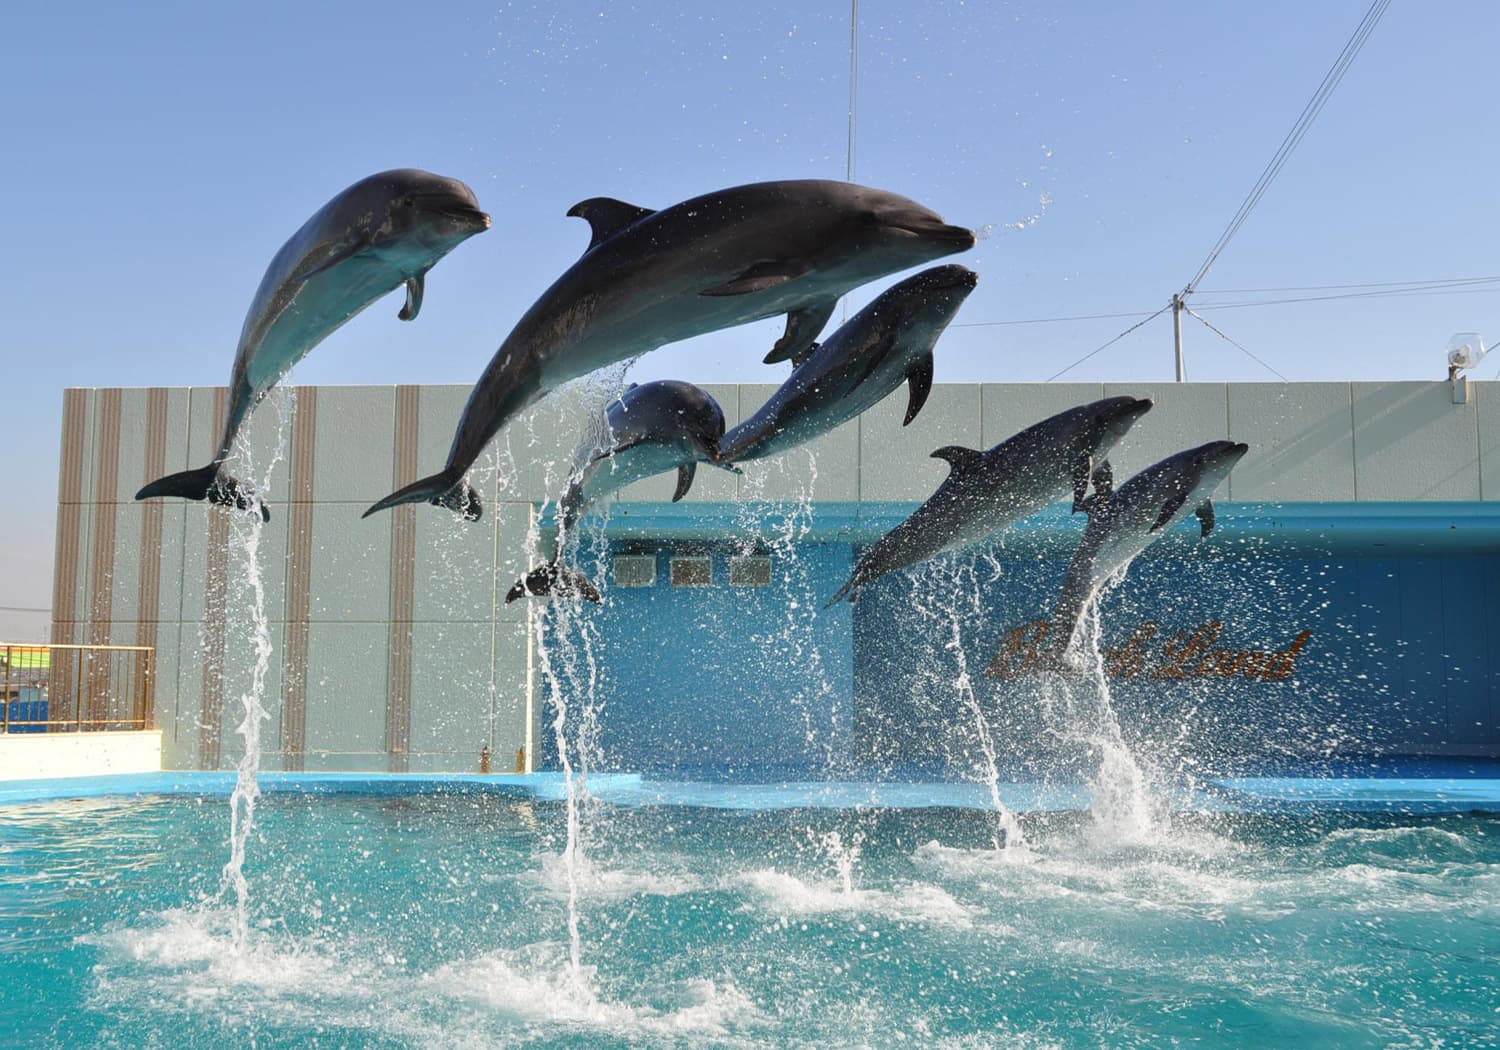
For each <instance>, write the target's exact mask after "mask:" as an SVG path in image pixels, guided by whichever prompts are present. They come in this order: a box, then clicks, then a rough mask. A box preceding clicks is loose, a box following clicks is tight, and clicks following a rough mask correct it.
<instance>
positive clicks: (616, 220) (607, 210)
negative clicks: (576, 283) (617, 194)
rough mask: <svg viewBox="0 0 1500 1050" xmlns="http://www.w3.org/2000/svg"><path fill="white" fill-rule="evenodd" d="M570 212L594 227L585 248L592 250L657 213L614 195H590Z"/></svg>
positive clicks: (569, 212)
mask: <svg viewBox="0 0 1500 1050" xmlns="http://www.w3.org/2000/svg"><path fill="white" fill-rule="evenodd" d="M568 214H569V215H571V216H572V217H573V218H575V219H583V220H585V221H586V222H587V223H588V224H589V226H590V227H592V228H593V231H594V236H593V238H592V239H591V240H590V241H589V246H588V247H587V248H585V249H584V251H592V250H593V249H595V248H597V247H598V246H599V245H601V244H603V243H604V242H605V241H607V240H609V239H610V238H611V237H613V236H614V235H615V234H617V233H619V232H620V231H621V230H623V229H624V228H625V227H627V226H630V225H632V224H633V223H637V222H640V221H641V220H642V219H644V218H645V217H646V216H648V215H654V214H656V213H655V211H653V210H652V209H651V208H642V207H641V206H640V205H639V204H629V203H627V202H625V201H617V200H615V199H614V198H613V197H590V198H589V199H588V200H586V201H579V202H578V203H577V204H575V205H573V206H572V207H571V208H569V209H568Z"/></svg>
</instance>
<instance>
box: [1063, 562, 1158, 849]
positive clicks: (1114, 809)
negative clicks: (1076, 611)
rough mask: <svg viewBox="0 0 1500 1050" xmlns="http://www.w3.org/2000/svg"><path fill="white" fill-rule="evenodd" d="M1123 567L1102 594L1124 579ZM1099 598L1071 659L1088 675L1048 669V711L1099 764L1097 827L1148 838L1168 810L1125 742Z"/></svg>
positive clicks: (1094, 785)
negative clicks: (1105, 648) (1107, 658)
mask: <svg viewBox="0 0 1500 1050" xmlns="http://www.w3.org/2000/svg"><path fill="white" fill-rule="evenodd" d="M1124 575H1125V570H1124V569H1122V570H1121V571H1120V572H1118V573H1117V574H1116V575H1115V576H1114V577H1112V578H1111V579H1110V580H1109V581H1108V582H1107V583H1106V585H1105V587H1104V588H1101V594H1102V593H1103V592H1104V591H1106V590H1108V589H1109V588H1110V587H1113V586H1115V585H1117V584H1118V583H1119V582H1120V581H1121V580H1123V579H1124ZM1101 635H1102V626H1101V620H1100V616H1099V597H1097V596H1096V597H1095V599H1094V600H1093V601H1092V602H1090V603H1089V605H1088V607H1087V608H1086V609H1085V610H1084V613H1083V619H1082V621H1081V623H1080V625H1079V632H1078V640H1077V641H1075V642H1074V649H1073V650H1070V652H1069V656H1070V658H1071V657H1072V656H1073V655H1075V654H1076V655H1077V656H1078V657H1079V658H1080V659H1081V660H1082V665H1083V666H1082V671H1083V673H1082V674H1079V675H1069V674H1046V675H1044V676H1043V678H1042V703H1043V711H1044V713H1045V714H1046V716H1047V718H1048V721H1049V723H1051V725H1052V727H1053V732H1054V733H1056V734H1057V735H1058V736H1059V737H1060V738H1061V739H1063V740H1064V741H1066V742H1069V743H1074V744H1079V745H1082V746H1083V747H1085V748H1087V749H1088V751H1089V753H1090V756H1091V757H1092V758H1094V759H1096V765H1095V767H1094V771H1093V774H1092V776H1091V777H1090V779H1089V790H1090V795H1091V802H1090V805H1089V811H1090V813H1091V814H1092V815H1093V818H1094V822H1095V825H1096V827H1098V828H1099V829H1100V830H1101V831H1103V832H1104V833H1105V834H1106V835H1108V836H1109V837H1111V838H1114V839H1117V840H1119V841H1122V842H1142V841H1148V840H1150V839H1152V838H1155V837H1158V836H1159V835H1160V834H1161V833H1162V832H1164V831H1165V830H1166V821H1167V813H1166V808H1165V806H1164V805H1163V804H1162V803H1161V802H1160V801H1159V800H1158V797H1157V796H1158V792H1157V791H1156V790H1155V786H1156V784H1155V782H1156V778H1155V777H1154V776H1152V775H1151V774H1150V772H1149V771H1148V770H1147V769H1146V768H1145V767H1144V766H1143V765H1142V764H1141V762H1140V761H1139V760H1138V759H1137V758H1136V756H1135V754H1134V753H1133V752H1132V751H1131V749H1130V746H1129V744H1127V743H1126V741H1125V736H1124V733H1123V732H1122V731H1121V728H1120V719H1119V716H1118V715H1117V714H1116V713H1115V707H1114V694H1113V693H1112V691H1111V690H1110V685H1109V676H1108V674H1107V673H1106V670H1105V666H1104V651H1103V648H1102V646H1101Z"/></svg>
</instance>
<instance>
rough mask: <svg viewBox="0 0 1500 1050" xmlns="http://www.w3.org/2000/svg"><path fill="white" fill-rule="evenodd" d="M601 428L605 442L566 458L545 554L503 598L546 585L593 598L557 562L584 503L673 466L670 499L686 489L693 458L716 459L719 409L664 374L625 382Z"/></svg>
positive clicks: (585, 582) (544, 590) (595, 594)
mask: <svg viewBox="0 0 1500 1050" xmlns="http://www.w3.org/2000/svg"><path fill="white" fill-rule="evenodd" d="M605 426H606V427H607V430H608V432H607V435H606V440H605V441H603V442H597V441H589V442H586V443H584V445H582V446H581V447H580V448H579V449H578V452H577V454H576V455H575V457H574V468H573V474H572V477H571V478H570V479H569V481H568V488H567V491H566V492H565V493H564V494H563V497H562V499H561V500H560V501H559V503H558V516H559V519H560V520H559V524H558V530H557V543H556V545H555V546H554V548H553V553H552V560H551V561H550V562H548V563H547V564H546V565H543V566H541V567H539V568H536V569H533V570H532V571H531V572H530V573H528V574H527V575H526V577H525V578H524V579H521V580H518V581H517V582H516V584H515V586H513V587H512V588H511V589H510V591H509V593H507V594H506V596H505V601H506V604H509V603H511V602H513V601H515V600H516V599H517V598H519V597H521V596H522V595H524V594H538V595H540V594H549V593H551V592H553V591H556V592H558V593H561V594H569V593H574V594H581V595H582V596H583V597H585V598H587V599H588V600H589V601H591V602H597V601H599V600H600V596H599V591H598V589H597V588H596V587H595V586H594V584H593V583H592V582H591V581H590V580H589V579H588V577H586V576H583V575H581V574H580V573H576V572H573V571H572V570H570V569H567V568H565V567H563V566H562V565H561V563H560V559H561V557H562V554H563V551H564V550H565V548H566V547H567V543H568V538H569V536H570V535H571V534H572V532H573V530H574V528H575V527H576V526H577V524H578V519H579V518H580V517H582V516H583V512H584V511H585V510H587V509H588V507H589V505H590V504H591V503H593V502H594V501H596V500H599V499H603V498H604V497H605V496H607V495H609V494H610V493H612V492H616V491H618V490H619V489H622V488H624V487H625V486H626V485H629V484H630V483H631V482H633V481H640V480H641V479H642V478H649V477H653V476H654V475H657V474H661V473H664V472H666V471H669V470H675V471H677V491H676V492H674V493H673V494H672V501H673V502H674V503H675V502H676V501H677V500H680V499H682V497H683V496H686V495H687V494H688V489H689V488H690V487H691V486H692V484H693V474H694V472H695V471H696V470H697V468H698V464H699V463H703V462H707V463H714V464H715V465H722V464H718V451H719V438H721V437H723V436H724V411H723V410H722V409H721V408H720V407H719V403H718V402H717V401H715V400H714V399H713V396H712V395H711V394H709V393H708V391H706V390H704V389H702V388H701V387H696V386H694V385H693V384H692V383H683V382H679V381H677V380H672V379H664V380H658V381H657V382H654V383H645V384H642V385H635V384H632V385H631V386H630V388H629V389H627V390H626V391H625V393H623V394H622V395H620V397H619V398H618V399H616V400H615V401H613V402H611V403H610V405H609V408H608V409H607V410H606V412H605ZM725 469H727V470H734V471H738V469H739V468H737V467H732V466H725Z"/></svg>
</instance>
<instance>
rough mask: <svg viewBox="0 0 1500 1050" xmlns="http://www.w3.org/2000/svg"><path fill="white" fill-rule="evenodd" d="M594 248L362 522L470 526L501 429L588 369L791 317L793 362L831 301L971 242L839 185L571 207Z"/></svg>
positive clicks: (906, 203)
mask: <svg viewBox="0 0 1500 1050" xmlns="http://www.w3.org/2000/svg"><path fill="white" fill-rule="evenodd" d="M568 214H569V215H578V216H582V217H583V218H585V219H587V220H588V222H589V224H590V225H591V226H592V227H593V239H592V240H591V241H590V242H589V246H588V249H587V250H586V251H585V252H584V253H583V256H582V258H580V259H579V260H578V261H577V262H576V263H574V264H573V265H572V267H570V268H569V269H568V270H567V271H565V272H564V273H563V275H562V276H561V277H559V278H558V279H557V280H556V281H555V282H554V283H553V285H552V286H551V287H550V288H548V289H547V290H546V291H545V292H543V293H542V295H541V297H540V298H539V299H537V301H536V302H535V303H534V304H532V306H531V308H530V309H529V310H527V311H526V313H525V314H524V315H523V316H522V317H521V319H520V321H518V322H517V323H516V326H515V328H514V329H513V330H512V331H511V333H510V335H508V336H507V337H506V339H505V342H503V343H501V344H500V348H499V349H498V350H497V351H495V356H494V358H493V359H492V360H491V361H490V363H489V366H488V367H486V368H485V370H484V374H483V375H481V376H480V377H479V382H478V383H477V384H475V386H474V392H473V394H471V395H470V397H469V403H468V404H467V405H466V406H465V407H464V411H463V416H462V417H461V418H460V419H459V422H458V428H457V431H456V432H455V434H454V435H453V446H452V448H451V449H450V450H449V452H448V461H447V463H446V465H445V466H444V467H443V469H442V470H441V471H439V472H438V473H437V474H433V475H430V476H429V477H425V478H422V479H421V480H419V481H416V482H414V483H412V484H410V485H407V486H406V487H405V488H403V489H400V490H399V491H397V492H394V493H392V494H391V495H389V496H387V497H385V498H384V499H382V500H381V501H379V502H378V503H376V504H375V505H374V506H372V507H371V508H370V509H369V510H368V511H366V512H365V513H366V515H369V514H373V513H374V512H375V511H378V510H385V509H386V508H388V507H394V506H396V505H397V504H400V503H418V502H427V503H433V504H435V505H437V506H442V507H447V508H449V509H450V510H453V511H456V512H458V513H460V514H462V515H463V516H464V517H465V518H468V519H470V520H473V519H476V518H478V517H479V514H480V510H481V508H480V504H479V498H478V496H477V495H476V494H475V493H474V491H473V490H472V489H471V488H469V486H468V485H467V484H466V483H465V482H464V475H465V473H466V472H467V471H468V469H469V467H470V466H471V465H472V464H473V462H474V460H475V459H476V458H478V456H479V454H480V452H482V451H483V450H484V447H485V446H486V445H487V444H489V442H490V439H492V438H493V437H494V436H495V434H496V433H497V432H499V430H500V428H501V427H503V426H504V425H505V424H506V423H507V422H508V421H509V420H510V419H512V418H513V417H514V416H515V415H516V413H518V412H520V411H521V410H522V409H523V408H525V407H526V406H527V405H530V404H531V403H532V402H534V401H536V400H537V399H538V398H540V397H541V396H542V395H543V394H545V393H546V392H547V391H549V390H551V389H553V388H554V387H556V386H559V385H560V384H562V383H565V382H567V381H568V380H570V379H575V378H577V377H578V376H581V375H584V374H586V373H588V372H592V371H593V370H595V369H596V368H601V367H603V366H605V365H608V364H611V363H613V362H616V361H623V360H625V359H626V358H630V357H635V356H638V355H640V354H644V353H647V352H648V351H651V350H655V349H656V348H657V347H659V346H664V345H665V344H667V343H673V342H677V341H678V340H681V339H687V338H690V337H692V336H696V335H702V334H703V333H705V332H712V331H717V330H718V329H721V328H729V327H732V326H734V325H740V324H745V323H747V322H749V321H757V320H760V319H761V318H765V317H773V316H775V315H777V314H786V315H787V323H786V331H785V333H784V334H783V335H782V337H781V339H780V340H779V341H778V342H777V343H776V345H775V347H774V348H773V349H772V350H771V352H770V354H768V355H767V357H766V360H767V361H781V360H786V359H788V358H794V357H799V356H801V354H802V352H803V351H804V350H805V349H806V348H807V347H808V346H809V345H810V344H811V343H812V342H813V340H814V339H816V338H817V335H818V332H820V331H821V330H822V328H823V326H824V325H825V324H826V323H827V322H828V318H829V317H830V316H831V315H832V313H833V309H834V305H835V304H836V303H837V301H838V298H839V296H841V295H843V294H844V293H845V292H847V291H849V290H850V289H851V288H854V287H856V286H858V285H861V284H864V283H865V282H866V281H871V280H874V279H875V278H877V277H882V276H884V275H885V274H889V273H895V272H896V271H898V270H904V269H906V268H907V267H910V266H917V265H920V264H922V263H925V262H930V261H931V260H933V259H937V258H940V257H942V256H944V255H951V254H952V253H954V252H960V251H965V250H967V249H969V248H972V247H973V246H974V234H973V231H971V230H967V229H964V228H962V227H959V226H950V225H948V224H947V223H945V222H943V220H942V219H941V218H939V217H938V216H937V215H936V214H935V213H933V212H931V211H929V210H928V209H926V208H924V207H922V206H921V205H920V204H917V203H916V202H915V201H911V200H908V199H906V198H905V197H899V196H897V195H895V194H893V193H886V192H884V191H883V190H874V189H868V188H866V187H863V186H856V185H853V184H851V183H847V182H826V181H819V180H811V179H809V180H792V181H786V182H762V183H756V184H753V185H749V186H737V187H734V188H732V189H726V190H719V191H716V192H714V193H709V194H706V195H704V196H702V197H695V198H694V199H692V200H689V201H685V202H683V203H681V204H674V205H672V206H671V207H669V208H664V209H662V210H661V211H651V210H650V209H647V208H642V207H639V206H638V205H633V204H626V203H624V202H623V201H617V200H611V199H609V198H603V197H596V198H593V199H591V200H586V201H583V202H582V203H580V204H576V205H574V206H573V208H572V209H571V210H570V211H569V212H568Z"/></svg>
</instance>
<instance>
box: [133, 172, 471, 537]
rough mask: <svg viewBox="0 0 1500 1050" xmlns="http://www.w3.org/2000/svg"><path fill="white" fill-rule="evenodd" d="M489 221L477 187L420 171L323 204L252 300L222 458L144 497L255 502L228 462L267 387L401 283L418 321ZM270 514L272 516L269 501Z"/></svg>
mask: <svg viewBox="0 0 1500 1050" xmlns="http://www.w3.org/2000/svg"><path fill="white" fill-rule="evenodd" d="M489 227H490V217H489V216H488V215H486V214H485V213H484V212H482V211H480V210H479V202H478V201H477V200H475V199H474V194H473V192H471V191H470V189H469V187H467V186H465V185H464V184H463V183H462V182H459V181H458V180H457V179H448V178H444V177H443V176H441V175H433V174H432V173H430V172H426V171H418V170H416V169H414V168H400V169H397V170H394V171H383V172H380V173H379V174H377V175H371V176H369V177H368V178H364V179H361V180H360V181H358V182H356V183H355V184H354V185H353V186H350V187H349V188H348V189H346V190H344V191H343V192H342V193H340V194H338V195H337V196H336V197H334V198H333V199H332V200H330V201H329V202H328V203H327V204H325V205H323V207H321V208H319V209H318V210H317V211H316V212H314V213H313V216H312V218H310V219H308V220H307V222H305V223H303V225H302V228H301V229H299V230H298V231H297V232H296V233H294V234H292V236H291V239H290V240H288V241H287V242H286V243H285V244H283V245H282V246H281V250H280V251H278V252H277V253H276V255H275V257H274V258H272V260H271V265H270V266H268V267H267V268H266V273H265V276H264V277H262V278H261V281H260V288H259V289H257V290H256V292H255V298H254V299H252V300H251V301H250V312H249V313H247V314H246V315H245V325H244V328H243V329H242V330H241V332H240V344H239V349H238V350H237V351H236V353H235V356H234V369H233V371H231V373H230V376H229V397H230V401H229V411H228V413H227V414H226V416H225V419H224V432H223V434H222V436H221V437H220V439H219V449H218V451H217V452H216V453H215V454H214V458H213V461H212V462H211V463H209V464H208V466H206V467H200V468H198V469H196V470H186V471H183V472H181V473H179V474H169V475H167V476H166V477H164V478H158V479H157V480H156V481H153V482H151V483H150V484H149V485H147V486H146V487H145V488H143V489H141V490H140V491H139V492H137V493H136V494H135V498H136V499H151V498H152V497H155V496H182V497H183V498H185V499H207V500H209V501H210V502H213V503H219V504H224V505H226V506H228V505H233V506H236V507H239V508H240V509H242V510H243V509H246V508H248V507H249V506H250V499H249V497H247V496H246V494H245V492H244V491H243V489H242V487H241V484H240V482H239V481H237V480H236V479H234V478H232V477H230V476H229V475H227V474H225V473H223V472H222V468H223V464H224V461H225V460H226V459H227V458H229V452H230V449H231V448H232V447H233V445H234V439H235V435H237V434H238V433H239V431H240V428H241V427H242V426H244V423H245V419H246V418H247V417H248V416H249V415H250V412H251V410H252V409H254V408H255V406H256V405H257V404H259V403H260V400H261V398H263V397H265V396H266V392H267V391H269V390H270V389H271V387H273V386H275V385H276V383H277V381H278V380H280V379H281V377H282V376H284V375H286V373H287V372H288V371H290V370H291V367H292V366H293V365H294V364H296V363H297V362H298V361H300V360H301V359H302V358H303V357H305V356H306V355H307V353H308V351H310V350H311V349H312V348H313V347H315V346H317V345H318V343H320V342H322V341H323V339H324V338H326V337H327V336H328V335H329V334H330V333H331V332H333V331H334V329H336V328H338V327H339V326H340V325H342V324H343V323H344V322H345V321H347V320H349V319H350V318H351V317H353V316H354V315H355V314H357V313H359V312H360V311H361V310H363V309H364V308H365V307H366V306H369V305H370V304H371V303H373V302H374V301H375V300H376V299H379V298H380V297H381V296H382V295H385V294H386V293H387V292H389V291H391V290H392V289H394V288H397V287H399V286H400V285H402V284H405V285H406V303H405V305H403V306H402V307H401V312H400V313H399V314H398V315H397V316H398V317H400V319H401V320H403V321H410V320H412V319H413V318H414V317H416V316H417V312H418V311H419V310H421V308H422V292H423V289H424V279H425V278H426V275H427V271H428V270H430V269H432V267H433V266H435V265H436V264H437V262H438V261H439V260H440V259H442V257H443V256H445V255H447V254H448V253H449V252H451V251H452V250H453V249H454V248H456V247H458V245H459V244H461V243H462V242H463V241H465V240H467V239H468V238H470V237H472V236H474V234H476V233H479V232H481V231H483V230H487V229H489ZM261 515H262V516H263V517H264V518H265V519H266V520H267V521H269V520H270V514H269V513H268V512H267V511H266V509H265V507H264V506H263V505H262V507H261Z"/></svg>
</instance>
